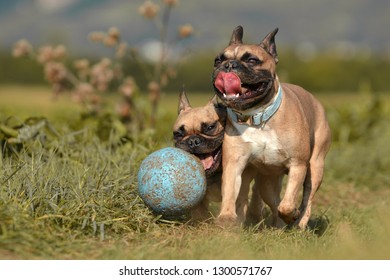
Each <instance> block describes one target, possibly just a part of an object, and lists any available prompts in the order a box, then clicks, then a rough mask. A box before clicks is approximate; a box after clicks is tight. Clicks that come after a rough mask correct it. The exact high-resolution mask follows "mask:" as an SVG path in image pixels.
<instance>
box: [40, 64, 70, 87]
mask: <svg viewBox="0 0 390 280" xmlns="http://www.w3.org/2000/svg"><path fill="white" fill-rule="evenodd" d="M44 72H45V79H46V80H47V81H48V82H49V83H51V84H61V83H63V82H64V81H65V80H66V77H67V70H66V67H65V66H64V64H63V63H61V62H53V61H50V62H48V63H46V64H45V68H44Z"/></svg>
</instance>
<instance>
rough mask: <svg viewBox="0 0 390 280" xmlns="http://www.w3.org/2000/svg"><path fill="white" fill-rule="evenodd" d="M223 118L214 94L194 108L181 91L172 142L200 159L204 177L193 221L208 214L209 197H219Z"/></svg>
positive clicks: (216, 199) (224, 119)
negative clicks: (202, 195) (205, 186)
mask: <svg viewBox="0 0 390 280" xmlns="http://www.w3.org/2000/svg"><path fill="white" fill-rule="evenodd" d="M225 122H226V107H225V106H224V105H223V104H221V103H218V101H217V97H216V96H215V97H214V98H213V99H211V100H210V101H209V102H208V103H207V104H206V106H204V107H195V108H193V107H191V105H190V102H189V101H188V98H187V95H186V93H185V91H184V90H183V91H182V92H181V93H180V97H179V107H178V117H177V119H176V122H175V124H174V126H173V140H174V144H175V146H176V147H177V148H180V149H183V150H185V151H187V152H189V153H191V154H194V155H195V156H197V157H198V158H199V159H200V161H201V162H202V164H203V167H204V170H205V174H206V179H207V190H206V195H205V198H204V199H203V201H202V203H200V205H198V206H197V207H196V208H195V209H194V210H193V211H192V213H191V216H192V219H193V220H196V221H199V220H206V219H207V218H209V217H210V216H209V211H208V205H209V202H210V201H221V176H222V166H221V159H222V141H223V137H224V132H225Z"/></svg>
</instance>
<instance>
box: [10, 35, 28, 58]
mask: <svg viewBox="0 0 390 280" xmlns="http://www.w3.org/2000/svg"><path fill="white" fill-rule="evenodd" d="M32 51H33V48H32V46H31V44H30V42H29V41H27V40H25V39H22V40H19V41H18V42H16V44H15V46H14V48H13V49H12V55H13V56H14V57H24V56H28V55H30V54H31V53H32Z"/></svg>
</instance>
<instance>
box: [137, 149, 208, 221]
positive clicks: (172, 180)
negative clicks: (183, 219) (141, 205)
mask: <svg viewBox="0 0 390 280" xmlns="http://www.w3.org/2000/svg"><path fill="white" fill-rule="evenodd" d="M206 187H207V183H206V176H205V172H204V168H203V165H202V163H201V162H200V160H199V159H198V158H197V157H195V156H193V155H191V154H190V153H188V152H186V151H183V150H181V149H178V148H171V147H169V148H164V149H161V150H158V151H156V152H153V153H152V154H150V155H149V156H147V157H146V158H145V159H144V160H143V161H142V163H141V166H140V169H139V171H138V191H139V194H140V196H141V198H142V200H143V201H144V202H145V204H146V205H147V206H148V207H149V208H150V209H152V210H153V212H155V213H156V214H161V215H163V216H165V217H175V216H180V215H183V214H186V213H187V212H188V211H189V210H190V209H192V208H193V207H195V206H196V205H197V204H198V203H199V202H200V201H201V200H202V199H203V197H204V195H205V193H206Z"/></svg>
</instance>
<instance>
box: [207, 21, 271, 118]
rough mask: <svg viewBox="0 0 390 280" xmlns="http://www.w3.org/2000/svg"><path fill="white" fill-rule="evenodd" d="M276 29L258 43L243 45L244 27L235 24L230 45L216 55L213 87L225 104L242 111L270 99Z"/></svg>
mask: <svg viewBox="0 0 390 280" xmlns="http://www.w3.org/2000/svg"><path fill="white" fill-rule="evenodd" d="M277 31H278V29H275V30H274V31H273V32H271V33H269V34H268V35H267V36H266V37H265V38H264V40H263V41H262V42H261V43H260V44H259V45H245V44H243V43H242V35H243V29H242V27H241V26H238V27H237V28H236V29H235V30H234V31H233V35H232V38H231V40H230V43H229V46H228V47H226V48H225V49H224V50H223V51H222V53H220V54H219V55H217V57H216V58H215V62H214V72H213V77H212V78H213V85H214V89H215V92H216V94H217V95H218V97H219V98H220V99H221V100H222V102H223V103H225V104H226V105H227V106H228V107H230V108H233V109H235V110H238V111H245V110H248V109H250V108H254V107H256V106H259V105H262V104H265V103H267V102H268V101H269V100H271V99H272V97H273V95H274V93H275V82H274V81H275V77H276V76H275V67H276V63H277V61H278V58H277V52H276V46H275V39H274V37H275V34H276V33H277Z"/></svg>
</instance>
